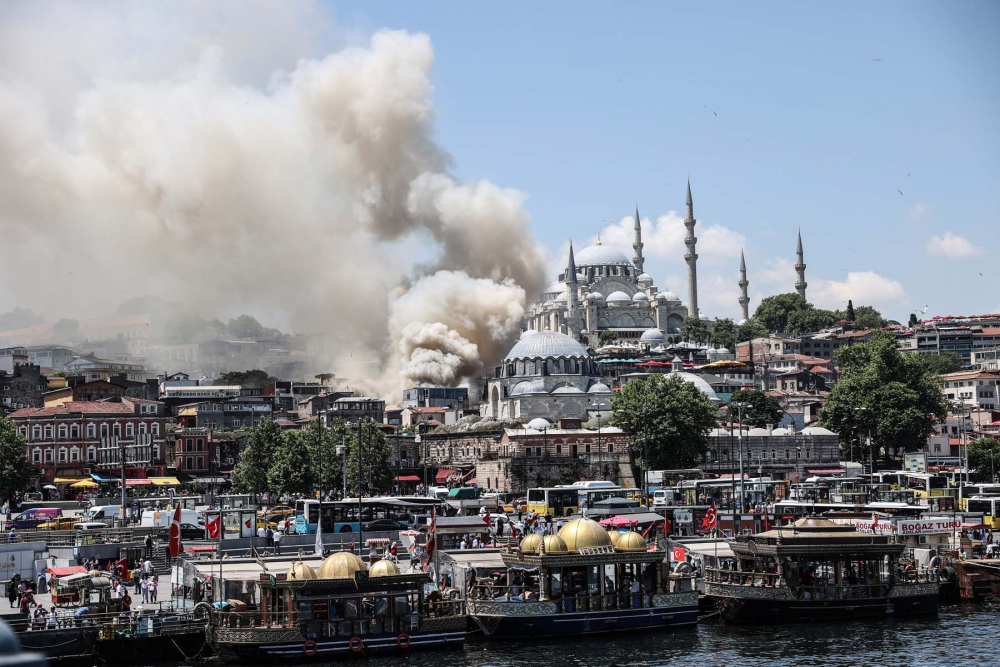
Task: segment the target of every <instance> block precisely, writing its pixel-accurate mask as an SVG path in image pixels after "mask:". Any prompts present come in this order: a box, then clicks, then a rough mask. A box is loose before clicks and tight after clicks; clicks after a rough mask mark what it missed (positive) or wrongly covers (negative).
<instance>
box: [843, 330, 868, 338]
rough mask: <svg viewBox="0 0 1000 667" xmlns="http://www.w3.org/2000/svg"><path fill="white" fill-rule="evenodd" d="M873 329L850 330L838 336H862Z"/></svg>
mask: <svg viewBox="0 0 1000 667" xmlns="http://www.w3.org/2000/svg"><path fill="white" fill-rule="evenodd" d="M870 333H871V331H869V330H867V329H865V330H864V331H849V332H847V333H842V334H840V335H839V336H837V338H860V337H861V336H867V335H868V334H870Z"/></svg>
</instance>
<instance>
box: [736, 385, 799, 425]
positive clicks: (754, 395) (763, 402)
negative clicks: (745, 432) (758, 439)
mask: <svg viewBox="0 0 1000 667" xmlns="http://www.w3.org/2000/svg"><path fill="white" fill-rule="evenodd" d="M736 403H738V404H740V405H742V406H743V409H742V413H743V426H744V427H748V426H749V427H750V428H764V427H765V426H767V425H768V424H771V425H773V426H777V425H778V424H779V423H780V422H781V418H782V417H784V416H785V411H784V410H782V409H781V405H780V404H779V403H778V399H776V398H774V397H773V396H768V395H767V394H765V393H764V392H762V391H761V390H759V389H740V390H739V391H737V392H734V393H733V397H732V398H731V399H730V400H729V406H728V407H727V408H726V414H727V418H728V419H729V421H730V422H732V423H738V421H739V417H740V412H741V411H740V410H738V409H737V408H736V407H735V406H734V404H736Z"/></svg>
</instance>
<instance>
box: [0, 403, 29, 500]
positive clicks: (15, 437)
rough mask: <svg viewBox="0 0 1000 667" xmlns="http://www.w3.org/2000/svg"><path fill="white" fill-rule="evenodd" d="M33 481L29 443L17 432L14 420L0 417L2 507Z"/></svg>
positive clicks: (0, 487)
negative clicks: (29, 458)
mask: <svg viewBox="0 0 1000 667" xmlns="http://www.w3.org/2000/svg"><path fill="white" fill-rule="evenodd" d="M33 479H35V467H34V466H33V465H32V464H31V461H30V460H28V441H27V440H26V439H25V438H24V436H23V435H21V434H20V433H18V432H17V426H16V425H15V424H14V421H13V420H12V419H7V418H6V417H0V505H2V504H3V502H4V501H5V500H11V499H13V497H14V494H15V493H17V492H18V491H24V490H26V489H27V488H28V485H29V484H30V483H31V481H32V480H33ZM11 506H12V507H13V503H11Z"/></svg>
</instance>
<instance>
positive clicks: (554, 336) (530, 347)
mask: <svg viewBox="0 0 1000 667" xmlns="http://www.w3.org/2000/svg"><path fill="white" fill-rule="evenodd" d="M586 356H587V350H586V349H585V348H584V347H583V345H580V343H578V342H577V341H576V340H575V339H573V338H572V337H570V336H567V335H566V334H563V333H559V332H557V331H539V332H538V333H537V334H535V335H534V336H528V337H527V338H522V339H521V340H519V341H517V343H516V344H515V345H514V347H512V348H510V352H508V353H507V356H506V357H504V360H505V361H513V360H514V359H534V358H536V357H543V358H547V357H586Z"/></svg>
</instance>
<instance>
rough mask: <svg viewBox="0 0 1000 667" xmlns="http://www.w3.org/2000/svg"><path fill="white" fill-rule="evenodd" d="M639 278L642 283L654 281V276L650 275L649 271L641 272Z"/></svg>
mask: <svg viewBox="0 0 1000 667" xmlns="http://www.w3.org/2000/svg"><path fill="white" fill-rule="evenodd" d="M637 280H638V281H639V282H640V283H646V282H649V283H651V282H653V276H651V275H649V274H648V273H640V274H639V277H638V278H637Z"/></svg>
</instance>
